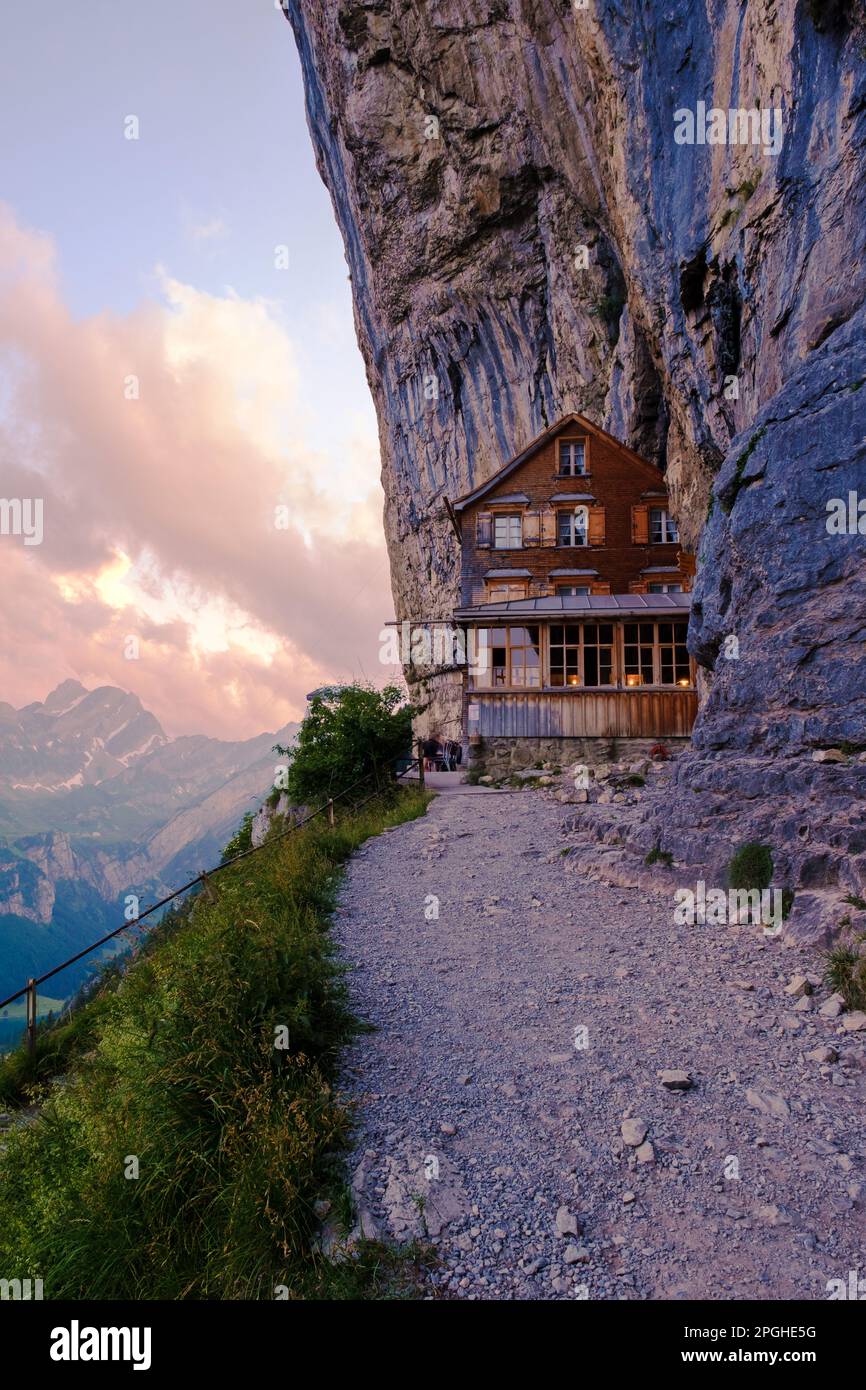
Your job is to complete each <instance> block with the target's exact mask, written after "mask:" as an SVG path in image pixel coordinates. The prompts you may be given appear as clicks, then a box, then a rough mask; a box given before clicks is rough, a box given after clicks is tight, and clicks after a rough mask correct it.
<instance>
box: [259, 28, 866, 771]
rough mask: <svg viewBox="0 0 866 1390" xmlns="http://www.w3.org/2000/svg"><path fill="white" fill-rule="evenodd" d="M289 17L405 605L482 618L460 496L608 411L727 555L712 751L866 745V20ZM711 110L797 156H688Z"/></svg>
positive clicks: (710, 710)
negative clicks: (848, 531)
mask: <svg viewBox="0 0 866 1390" xmlns="http://www.w3.org/2000/svg"><path fill="white" fill-rule="evenodd" d="M286 9H287V13H288V17H289V19H290V21H291V24H292V27H293V29H294V33H295V37H296V40H297V44H298V48H299V52H300V55H301V60H302V65H303V71H304V79H305V85H306V93H307V105H308V115H309V123H310V129H311V131H312V136H313V141H314V144H315V149H316V154H317V159H318V162H319V168H320V170H321V173H322V176H323V178H324V179H325V182H326V183H327V185H328V187H329V189H330V191H331V194H332V197H333V201H334V207H335V211H336V215H337V219H338V221H339V224H340V227H341V229H342V233H343V237H344V240H345V246H346V255H347V259H348V262H349V267H350V271H351V277H352V285H353V291H354V301H355V310H356V320H357V331H358V337H359V341H360V344H361V348H362V351H363V353H364V357H365V360H366V364H367V372H368V377H369V381H370V386H371V389H372V392H373V396H374V400H375V403H376V409H377V412H378V418H379V428H380V435H381V448H382V478H383V483H384V489H385V498H386V502H385V520H386V530H387V536H388V544H389V548H390V554H391V561H392V574H393V585H394V594H395V599H396V603H397V610H398V614H399V616H400V617H405V616H409V617H413V618H417V619H422V618H441V617H442V616H444V615H446V614H447V613H448V612H449V611H450V608H451V605H452V600H453V598H454V595H455V576H456V551H455V545H454V541H453V537H452V534H451V532H450V530H449V527H448V523H447V520H446V519H445V516H444V513H443V507H442V497H443V494H450V495H451V496H456V495H458V494H459V493H461V492H463V491H465V490H466V489H467V488H468V487H469V486H470V485H472V484H474V483H476V482H478V481H479V480H481V479H483V478H484V477H486V476H488V475H489V474H490V473H491V472H493V471H494V470H495V469H496V468H497V467H498V466H499V465H500V464H501V462H502V461H503V459H505V458H507V457H508V456H509V455H510V454H512V453H513V452H514V451H516V450H517V449H518V448H519V447H521V446H522V445H523V444H525V443H526V442H527V440H528V439H530V438H531V437H532V436H533V435H534V434H536V433H537V432H538V431H539V430H540V429H542V428H543V427H544V426H545V425H546V424H547V423H549V422H550V421H551V420H553V419H555V418H556V417H557V416H558V415H559V414H561V413H563V412H565V411H567V410H570V409H577V410H581V411H583V412H585V413H587V414H588V415H590V416H591V417H592V418H595V419H597V420H599V421H600V422H601V423H602V424H603V425H604V426H605V427H606V428H608V429H610V430H611V432H612V433H614V434H616V435H618V436H619V437H620V438H622V439H624V440H625V441H626V442H627V443H629V444H631V445H632V446H633V447H635V448H637V449H639V450H640V451H642V452H643V453H644V454H646V455H647V456H648V457H650V458H654V459H656V460H657V461H659V462H660V463H661V464H662V465H663V466H666V467H667V471H668V477H669V481H670V484H671V487H672V495H673V498H674V501H675V508H676V511H677V514H678V517H679V520H680V525H681V531H682V534H683V537H684V539H685V541H686V544H687V545H690V546H691V547H693V548H695V549H696V550H697V551H698V554H699V573H698V581H697V589H696V594H695V616H694V620H693V625H692V639H691V640H692V644H693V649H694V650H695V652H696V654H697V655H698V657H699V660H700V661H701V663H702V665H703V666H704V667H705V669H706V673H707V675H706V681H705V699H704V703H703V708H702V712H701V715H700V718H699V722H698V726H697V729H696V732H695V742H696V745H697V747H699V748H705V749H709V748H731V747H736V748H738V749H747V748H748V749H750V750H753V751H761V750H765V749H771V750H776V749H782V748H784V747H785V746H788V747H803V746H808V745H813V746H814V745H816V744H822V743H826V742H831V741H838V740H840V739H848V740H850V741H856V740H866V718H864V705H863V701H862V698H861V695H860V689H859V684H860V683H859V681H858V680H856V679H855V675H854V664H855V661H856V659H857V658H858V657H859V656H860V654H861V652H862V643H863V636H864V631H863V624H864V616H866V605H864V580H863V558H864V540H863V538H862V537H860V536H858V535H829V534H828V532H827V530H826V525H825V521H826V515H827V512H826V505H827V502H828V500H829V499H831V498H834V497H839V498H847V494H848V491H849V490H850V489H855V488H856V486H857V484H858V483H859V484H860V485H861V487H862V486H863V485H864V483H866V468H864V434H866V391H861V390H860V389H859V388H860V386H861V385H862V382H863V379H864V376H866V367H864V355H866V354H864V349H863V327H864V308H863V303H864V277H866V257H864V254H863V251H864V228H866V217H864V203H866V193H864V180H863V173H864V157H863V135H864V101H866V61H864V53H866V25H864V15H863V7H862V4H860V3H850V4H849V3H846V2H845V0H837V2H836V3H818V0H805V2H804V0H798V2H797V3H795V0H764V2H763V3H758V2H757V0H753V2H751V3H742V2H741V0H717V3H714V4H705V5H701V4H700V3H698V4H695V2H694V0H667V3H666V4H664V5H662V4H660V3H652V2H650V0H648V2H647V3H643V4H639V3H628V0H626V3H621V2H620V3H611V0H585V7H584V5H582V4H581V3H579V0H575V3H569V2H568V0H471V3H470V2H469V0H440V2H439V3H435V2H434V3H431V2H430V0H423V2H422V0H315V3H312V2H310V3H307V0H287V3H286ZM699 103H704V105H705V108H706V109H707V110H709V109H710V108H713V107H718V108H721V109H722V110H723V111H724V112H725V113H727V112H728V111H729V110H730V109H731V108H733V109H734V110H735V111H736V110H738V109H739V110H740V113H741V116H742V117H746V116H748V113H749V112H750V111H753V110H755V109H756V108H757V109H758V110H759V111H760V113H761V114H762V116H763V117H764V120H765V125H764V131H763V135H764V137H767V136H769V137H770V139H769V143H768V142H767V139H766V138H763V139H760V140H759V141H758V142H757V143H753V142H752V140H751V139H747V140H746V141H745V142H738V143H731V142H730V141H729V140H728V139H727V138H726V140H725V143H718V142H717V143H703V144H698V143H694V144H688V143H679V142H678V136H677V126H678V120H680V121H681V120H682V117H680V116H678V114H677V113H680V112H682V111H683V110H687V111H690V112H692V113H694V114H695V121H696V124H695V132H696V134H695V138H696V139H697V138H700V136H701V134H703V133H704V131H703V130H700V131H699V130H698V125H697V121H698V116H699V114H700V111H701V110H702V109H703V108H700V107H699ZM777 118H778V122H779V129H778V136H779V139H778V141H777V140H776V131H775V129H774V126H773V122H774V121H775V120H776V119H777ZM759 124H760V122H758V125H759ZM758 125H756V126H754V127H752V128H751V129H753V130H754V132H755V133H757V128H758ZM746 130H747V124H744V126H743V130H742V131H741V132H740V133H745V132H746ZM733 133H734V134H735V135H736V134H737V132H736V130H735V131H734V132H733ZM679 138H682V137H681V136H680V137H679ZM715 138H716V139H717V140H718V138H719V137H718V136H716V137H715ZM774 145H775V146H776V148H775V149H774ZM584 248H585V249H584ZM711 490H712V491H714V492H715V494H716V498H715V501H714V502H713V503H712V508H711V514H710V517H709V521H708V522H707V514H708V509H709V504H710V493H711ZM864 524H866V523H864ZM729 635H734V636H736V638H737V641H738V644H739V657H738V659H729V658H727V657H725V656H724V651H725V650H726V648H725V647H724V638H725V637H727V636H729ZM728 649H730V646H729V648H728Z"/></svg>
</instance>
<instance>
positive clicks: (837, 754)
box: [812, 748, 845, 763]
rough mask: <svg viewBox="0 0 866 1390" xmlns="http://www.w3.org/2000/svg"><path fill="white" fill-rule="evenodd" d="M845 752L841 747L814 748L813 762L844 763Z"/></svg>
mask: <svg viewBox="0 0 866 1390" xmlns="http://www.w3.org/2000/svg"><path fill="white" fill-rule="evenodd" d="M844 761H845V754H844V753H843V752H842V749H841V748H816V749H815V751H814V753H813V754H812V762H813V763H844Z"/></svg>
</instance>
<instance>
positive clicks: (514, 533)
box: [493, 512, 522, 550]
mask: <svg viewBox="0 0 866 1390" xmlns="http://www.w3.org/2000/svg"><path fill="white" fill-rule="evenodd" d="M493 544H494V546H495V548H496V549H497V550H519V549H520V547H521V545H522V527H521V522H520V515H519V513H517V512H515V513H514V514H513V515H507V516H496V517H494V518H493Z"/></svg>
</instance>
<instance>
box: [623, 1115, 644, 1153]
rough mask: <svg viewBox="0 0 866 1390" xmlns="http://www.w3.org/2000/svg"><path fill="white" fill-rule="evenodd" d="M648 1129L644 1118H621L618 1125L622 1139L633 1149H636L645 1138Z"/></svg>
mask: <svg viewBox="0 0 866 1390" xmlns="http://www.w3.org/2000/svg"><path fill="white" fill-rule="evenodd" d="M648 1129H649V1125H648V1124H647V1123H646V1121H645V1120H638V1119H631V1120H623V1122H622V1124H621V1125H620V1133H621V1134H622V1137H623V1139H624V1141H625V1142H626V1144H628V1145H629V1146H630V1147H631V1148H633V1149H636V1148H637V1147H638V1146H639V1145H640V1144H642V1143H643V1141H644V1139H646V1136H647V1130H648Z"/></svg>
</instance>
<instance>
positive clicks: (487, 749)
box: [469, 738, 689, 777]
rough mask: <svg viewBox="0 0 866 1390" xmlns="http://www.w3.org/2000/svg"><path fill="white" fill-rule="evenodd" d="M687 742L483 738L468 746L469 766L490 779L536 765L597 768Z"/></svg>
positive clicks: (686, 741)
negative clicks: (583, 764) (582, 764)
mask: <svg viewBox="0 0 866 1390" xmlns="http://www.w3.org/2000/svg"><path fill="white" fill-rule="evenodd" d="M688 742H689V740H688V739H687V738H665V739H657V738H617V739H609V738H482V739H481V740H480V742H478V743H471V744H470V746H469V767H470V768H471V769H472V770H473V771H477V772H480V773H482V774H483V775H485V776H492V777H503V776H508V775H509V774H510V773H512V772H519V771H521V770H523V769H525V768H529V767H534V766H535V764H536V763H553V764H554V765H555V766H557V767H570V766H571V765H572V764H573V763H585V764H586V766H587V767H597V766H598V765H599V764H600V763H610V762H617V761H618V762H624V763H628V762H632V761H634V762H638V761H639V760H640V759H643V758H648V757H649V754H650V749H651V748H653V747H654V745H655V744H657V743H664V744H665V745H666V747H668V748H669V749H670V750H671V752H672V753H673V752H674V751H675V750H676V749H679V748H683V747H686V746H687V745H688Z"/></svg>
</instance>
